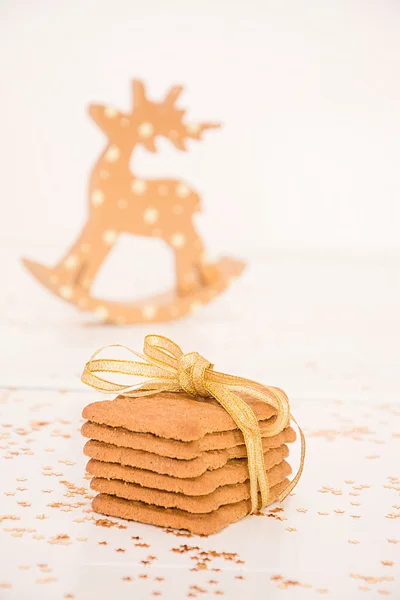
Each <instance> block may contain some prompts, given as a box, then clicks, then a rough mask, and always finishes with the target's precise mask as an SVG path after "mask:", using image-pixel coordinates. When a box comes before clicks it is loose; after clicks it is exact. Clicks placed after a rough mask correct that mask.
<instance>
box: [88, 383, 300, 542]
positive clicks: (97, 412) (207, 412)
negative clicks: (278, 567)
mask: <svg viewBox="0 0 400 600" xmlns="http://www.w3.org/2000/svg"><path fill="white" fill-rule="evenodd" d="M241 396H242V398H243V399H244V400H245V401H246V402H248V404H249V405H250V406H251V407H252V408H253V410H254V412H255V414H256V415H257V418H258V420H259V425H260V431H261V436H262V444H263V449H264V461H265V468H266V471H267V476H268V481H269V484H270V487H271V502H272V501H273V500H274V499H275V498H276V497H277V496H278V495H279V493H280V492H281V491H282V490H283V489H284V488H285V487H286V485H287V484H288V479H287V477H288V476H289V475H290V473H291V468H290V465H289V464H288V463H287V462H286V460H285V459H286V458H287V457H288V454H289V450H288V446H287V444H288V443H290V442H294V441H295V439H296V433H295V431H294V430H293V429H292V428H291V427H290V426H288V427H287V428H286V429H284V430H283V431H282V432H281V433H280V434H278V435H276V436H274V437H266V433H267V431H268V427H269V425H270V424H271V422H273V420H274V418H275V412H274V409H273V408H272V407H271V406H269V405H268V404H265V403H262V402H258V401H256V400H254V399H252V398H251V397H250V396H246V395H245V394H241ZM83 417H84V418H85V419H87V421H86V422H85V423H84V425H83V426H82V434H83V435H84V436H85V437H87V438H90V440H89V441H88V442H87V443H86V445H85V448H84V452H85V454H86V456H88V457H90V460H89V462H88V465H87V471H88V473H89V474H90V475H91V476H92V480H91V488H92V489H93V490H95V491H96V492H99V494H98V495H97V496H96V497H95V498H94V499H93V509H94V510H95V511H96V512H99V513H102V514H105V515H108V516H114V517H122V518H125V519H132V520H134V521H139V522H141V523H150V524H153V525H158V526H160V527H173V528H176V529H186V530H189V531H190V532H192V533H196V534H204V535H208V534H211V533H215V532H217V531H219V530H220V529H222V528H224V527H226V526H227V525H228V524H229V523H233V522H234V521H237V520H239V519H241V518H242V517H244V516H245V515H246V514H247V513H248V512H249V511H250V486H249V472H248V466H247V454H246V446H245V445H244V439H243V435H242V433H241V431H240V430H239V429H238V428H237V426H236V424H235V422H234V421H233V419H232V418H231V417H230V416H229V414H228V413H227V412H226V411H225V409H224V408H223V407H222V406H221V405H220V404H218V402H217V401H215V400H214V399H205V398H200V397H193V396H190V395H188V394H185V393H179V394H178V393H170V392H163V393H158V394H154V395H153V396H146V397H139V398H128V397H124V396H119V397H117V398H116V399H115V400H112V401H102V402H94V403H93V404H89V406H87V407H86V408H85V409H84V411H83Z"/></svg>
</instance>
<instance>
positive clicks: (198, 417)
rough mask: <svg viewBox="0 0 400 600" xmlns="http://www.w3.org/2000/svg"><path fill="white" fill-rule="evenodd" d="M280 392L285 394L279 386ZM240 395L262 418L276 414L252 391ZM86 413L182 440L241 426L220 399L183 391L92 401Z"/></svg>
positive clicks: (88, 416) (98, 420) (117, 424)
mask: <svg viewBox="0 0 400 600" xmlns="http://www.w3.org/2000/svg"><path fill="white" fill-rule="evenodd" d="M276 389H277V388H276ZM277 393H279V394H283V392H282V391H281V390H278V389H277ZM240 396H241V397H242V398H243V399H244V400H245V401H246V402H247V403H248V404H249V405H250V406H251V407H252V408H253V410H254V412H255V414H256V416H257V418H258V419H259V420H264V419H269V418H270V417H272V416H273V415H274V414H276V411H275V409H274V408H272V407H271V406H270V405H269V404H266V403H264V402H260V401H257V400H254V399H253V398H252V397H251V396H249V395H248V394H240ZM82 416H83V417H84V418H85V419H88V420H89V421H93V422H94V423H100V424H102V425H109V426H111V427H124V428H125V429H129V430H130V431H135V432H137V433H152V434H154V435H157V436H159V437H164V438H172V439H174V440H180V441H182V442H192V441H194V440H198V439H200V438H202V437H203V436H205V435H207V434H209V433H215V432H220V431H232V430H234V429H237V426H236V423H235V421H234V420H233V419H232V417H231V416H230V415H229V414H228V413H227V411H226V410H225V409H224V408H223V407H222V406H221V405H220V404H219V403H218V402H217V401H216V400H214V399H212V398H200V397H197V396H190V395H189V394H186V393H183V392H182V393H173V392H163V393H159V394H154V395H153V396H145V397H139V398H128V397H125V396H118V397H117V398H115V400H103V401H102V402H93V403H92V404H89V405H88V406H86V407H85V408H84V409H83V413H82Z"/></svg>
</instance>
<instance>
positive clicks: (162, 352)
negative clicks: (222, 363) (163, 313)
mask: <svg viewBox="0 0 400 600" xmlns="http://www.w3.org/2000/svg"><path fill="white" fill-rule="evenodd" d="M114 346H119V344H114ZM108 347H109V346H107V347H105V348H101V349H100V350H98V351H97V352H95V353H94V354H93V356H92V358H91V359H90V360H89V361H88V362H87V363H86V365H85V369H84V371H83V374H82V381H83V382H84V383H86V384H87V385H90V386H91V387H94V388H95V389H97V390H100V391H102V392H105V393H119V394H121V395H124V396H129V397H132V398H135V397H138V396H149V395H152V394H156V393H160V392H166V391H170V392H182V391H184V392H186V393H188V394H190V395H192V396H201V397H204V398H210V397H211V398H214V399H215V400H216V401H217V402H219V403H220V404H221V406H222V407H223V408H224V409H225V410H226V411H227V413H228V414H229V415H230V416H231V417H232V419H233V421H234V422H235V424H236V426H237V427H238V429H240V431H241V432H242V434H243V439H244V443H245V445H246V451H247V459H248V468H249V478H250V499H251V512H255V511H256V510H258V507H259V502H258V492H259V491H260V494H261V508H263V507H265V506H267V505H268V504H269V502H270V494H269V483H268V478H267V474H266V471H265V465H264V454H263V446H262V440H261V433H260V427H259V423H258V419H257V416H256V415H255V413H254V411H253V409H252V408H251V406H250V405H249V404H248V403H247V402H245V400H243V398H241V397H240V396H239V395H238V394H237V393H235V392H239V394H240V393H246V394H248V395H250V396H252V397H253V398H255V399H256V400H258V401H260V402H265V403H267V404H269V405H270V406H272V407H273V408H274V409H275V411H276V417H275V419H274V421H273V423H272V424H271V425H270V427H269V428H268V430H267V432H266V435H267V436H273V435H277V434H278V433H280V432H281V431H283V429H285V427H287V425H288V423H289V421H290V419H292V420H293V421H294V422H295V423H296V421H295V420H294V418H293V417H292V416H291V414H290V410H289V401H288V399H287V396H286V394H285V393H284V392H282V390H280V389H278V388H273V387H269V386H262V385H261V384H259V383H256V382H255V381H251V380H249V379H244V378H243V377H235V376H233V375H227V374H225V373H219V372H217V371H214V365H212V364H211V363H210V362H209V361H208V360H207V359H206V358H204V357H203V356H201V354H199V353H198V352H188V353H187V354H184V353H183V352H182V350H181V348H180V347H179V346H178V345H177V344H175V342H173V341H172V340H170V339H168V338H166V337H163V336H161V335H147V336H146V337H145V340H144V348H143V354H139V353H138V352H135V351H134V350H131V349H130V348H126V347H125V346H122V348H125V350H127V351H128V352H130V353H132V354H134V355H135V356H137V357H138V358H141V359H142V362H138V361H132V360H114V359H100V358H96V357H97V356H98V355H99V354H100V353H101V352H102V351H103V350H105V349H106V348H108ZM120 347H121V346H120ZM104 372H109V373H119V374H123V375H130V376H132V375H133V376H139V377H140V376H142V377H147V378H148V379H146V380H145V381H144V382H142V383H139V384H134V385H131V386H129V387H126V386H124V385H122V384H120V383H117V382H115V381H109V380H107V379H105V378H104V377H99V376H98V375H97V374H96V373H104ZM296 425H297V427H298V429H299V433H300V440H301V457H300V467H299V469H298V471H297V473H296V475H295V477H294V478H293V480H292V481H291V482H290V483H289V484H288V485H287V486H286V488H285V489H284V490H283V491H282V492H281V494H280V496H279V500H281V501H282V500H284V499H285V498H286V496H287V495H288V494H289V493H290V492H291V491H292V490H293V488H294V487H295V486H296V485H297V483H298V481H299V479H300V477H301V474H302V471H303V466H304V457H305V438H304V434H303V432H302V430H301V429H300V427H299V425H298V424H297V423H296Z"/></svg>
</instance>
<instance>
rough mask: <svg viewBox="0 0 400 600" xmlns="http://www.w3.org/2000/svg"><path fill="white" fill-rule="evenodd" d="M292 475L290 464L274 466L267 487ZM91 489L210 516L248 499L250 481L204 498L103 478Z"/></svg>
mask: <svg viewBox="0 0 400 600" xmlns="http://www.w3.org/2000/svg"><path fill="white" fill-rule="evenodd" d="M291 472H292V469H291V467H290V465H289V464H288V463H287V462H286V461H285V460H283V461H282V462H280V463H279V464H278V465H275V467H272V469H270V470H269V471H267V475H268V483H269V485H270V487H271V488H272V487H273V486H275V485H277V484H278V483H281V482H282V481H283V480H284V479H285V478H286V477H288V476H289V475H290V474H291ZM90 487H91V488H92V490H95V491H96V492H102V493H105V494H108V495H110V496H118V497H119V498H125V499H126V500H134V501H136V502H144V503H145V504H153V505H154V506H162V507H164V508H177V509H179V510H184V511H187V512H190V513H198V514H201V513H209V512H212V511H214V510H217V509H218V508H219V507H220V506H223V505H224V504H233V503H234V502H240V501H241V500H247V499H248V498H250V485H249V481H245V482H244V483H236V484H234V485H223V486H221V487H219V488H218V489H216V490H215V491H214V492H212V493H211V494H207V495H204V496H185V495H184V494H176V493H174V492H164V491H162V490H154V489H150V488H145V487H143V486H141V485H137V484H134V483H126V481H120V480H118V479H102V478H101V477H94V478H93V479H92V481H91V482H90Z"/></svg>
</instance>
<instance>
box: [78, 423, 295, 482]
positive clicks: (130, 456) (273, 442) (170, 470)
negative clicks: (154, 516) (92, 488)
mask: <svg viewBox="0 0 400 600" xmlns="http://www.w3.org/2000/svg"><path fill="white" fill-rule="evenodd" d="M295 439H296V434H295V431H294V430H293V429H292V428H291V427H287V428H286V429H284V430H283V431H282V432H281V433H280V434H278V435H276V436H274V437H273V438H264V440H263V448H264V451H265V452H266V451H267V450H269V449H271V448H274V447H279V446H281V445H282V444H284V443H289V442H292V441H294V440H295ZM83 452H84V454H86V456H89V457H90V458H95V459H96V460H101V461H103V462H109V463H118V464H121V465H126V466H129V467H136V468H138V469H147V470H148V471H154V472H156V473H160V474H163V475H171V476H172V477H181V478H187V477H199V476H200V475H202V474H203V473H205V472H206V471H213V470H215V469H219V468H220V467H223V466H224V465H225V464H226V463H227V462H228V460H231V459H234V458H245V457H246V456H247V452H246V446H244V445H243V446H235V447H234V448H230V449H228V450H214V451H211V452H203V453H202V454H201V455H200V456H198V457H197V458H194V459H192V460H180V459H176V458H168V457H165V456H159V455H158V454H153V453H152V452H143V451H142V450H133V449H132V448H123V447H121V446H114V445H113V444H105V443H104V442H98V441H96V440H89V441H88V442H87V443H86V444H85V447H84V449H83Z"/></svg>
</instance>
